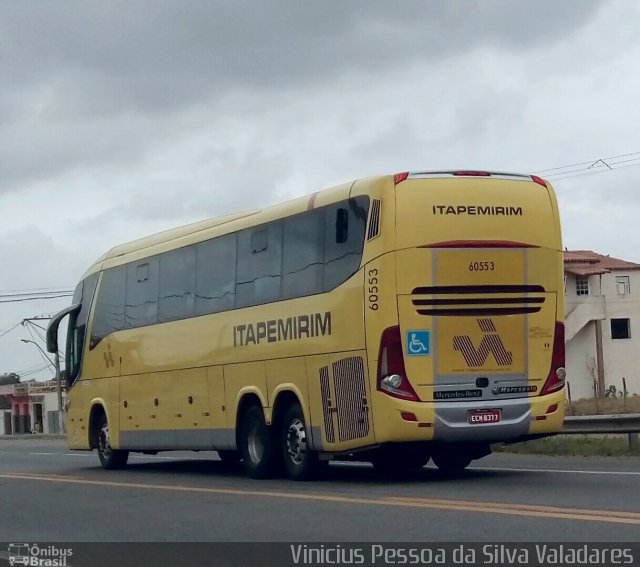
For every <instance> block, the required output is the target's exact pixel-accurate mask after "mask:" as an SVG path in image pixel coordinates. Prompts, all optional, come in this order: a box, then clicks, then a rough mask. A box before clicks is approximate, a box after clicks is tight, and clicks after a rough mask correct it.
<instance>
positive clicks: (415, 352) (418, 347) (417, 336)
mask: <svg viewBox="0 0 640 567" xmlns="http://www.w3.org/2000/svg"><path fill="white" fill-rule="evenodd" d="M430 354H431V331H421V330H416V331H407V355H408V356H428V355H430Z"/></svg>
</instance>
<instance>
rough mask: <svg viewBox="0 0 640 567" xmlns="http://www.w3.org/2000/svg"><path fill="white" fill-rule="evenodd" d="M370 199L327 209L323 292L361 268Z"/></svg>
mask: <svg viewBox="0 0 640 567" xmlns="http://www.w3.org/2000/svg"><path fill="white" fill-rule="evenodd" d="M368 208H369V198H368V197H356V198H354V199H349V200H348V201H343V202H342V203H339V204H338V205H332V206H329V207H327V208H326V213H325V215H326V216H325V238H324V275H323V285H322V289H323V290H324V291H330V290H332V289H334V288H335V287H337V286H339V285H340V284H341V283H343V282H344V281H346V280H347V279H348V278H350V277H351V276H352V275H353V274H354V273H355V272H356V271H357V270H358V268H359V267H360V260H361V258H362V248H363V246H364V232H365V227H366V223H367V212H368Z"/></svg>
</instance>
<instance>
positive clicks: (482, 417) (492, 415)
mask: <svg viewBox="0 0 640 567" xmlns="http://www.w3.org/2000/svg"><path fill="white" fill-rule="evenodd" d="M467 418H468V420H469V423H498V422H499V421H500V420H501V419H502V412H501V411H500V410H499V409H486V410H471V411H470V412H469V413H468V414H467Z"/></svg>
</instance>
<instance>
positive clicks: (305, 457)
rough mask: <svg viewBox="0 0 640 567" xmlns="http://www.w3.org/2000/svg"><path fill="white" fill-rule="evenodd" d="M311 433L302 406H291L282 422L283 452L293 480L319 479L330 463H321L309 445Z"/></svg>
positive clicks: (286, 467) (287, 468) (295, 404)
mask: <svg viewBox="0 0 640 567" xmlns="http://www.w3.org/2000/svg"><path fill="white" fill-rule="evenodd" d="M309 441H310V439H309V431H308V429H307V426H306V424H305V421H304V413H303V412H302V408H301V407H300V404H297V403H294V404H291V405H290V406H289V408H288V409H287V411H286V413H285V414H284V420H283V422H282V450H283V457H284V465H285V469H286V471H287V475H288V476H289V478H290V479H291V480H311V479H314V478H317V477H318V476H319V475H320V474H321V472H322V471H323V469H326V467H327V465H328V461H321V460H320V459H319V458H318V453H316V452H315V451H314V450H313V449H312V448H311V445H310V443H309Z"/></svg>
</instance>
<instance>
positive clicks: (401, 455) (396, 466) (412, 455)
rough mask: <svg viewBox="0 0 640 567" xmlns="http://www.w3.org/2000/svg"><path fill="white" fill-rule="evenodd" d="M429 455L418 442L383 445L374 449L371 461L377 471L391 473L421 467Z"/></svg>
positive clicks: (385, 473)
mask: <svg viewBox="0 0 640 567" xmlns="http://www.w3.org/2000/svg"><path fill="white" fill-rule="evenodd" d="M430 457H431V455H430V454H429V451H428V450H427V448H426V447H425V446H424V445H423V444H420V443H416V444H412V443H409V444H402V445H385V446H383V447H380V448H379V449H377V450H376V451H375V453H374V454H373V457H372V458H371V463H372V464H373V466H374V467H375V468H376V471H377V472H379V473H381V474H384V475H392V474H400V473H404V472H407V471H409V470H417V469H421V468H422V467H424V466H425V465H426V464H427V463H428V462H429V459H430Z"/></svg>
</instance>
